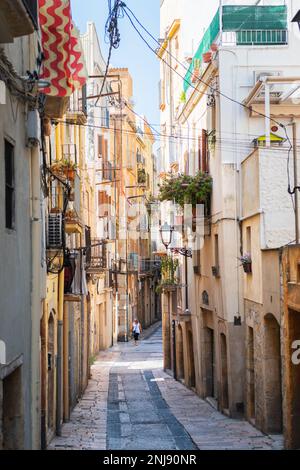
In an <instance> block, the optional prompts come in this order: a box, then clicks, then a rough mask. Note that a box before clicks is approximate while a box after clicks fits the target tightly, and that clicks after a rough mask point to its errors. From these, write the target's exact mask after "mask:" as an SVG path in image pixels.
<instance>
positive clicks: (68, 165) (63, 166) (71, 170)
mask: <svg viewBox="0 0 300 470" xmlns="http://www.w3.org/2000/svg"><path fill="white" fill-rule="evenodd" d="M76 168H77V165H76V163H75V162H72V161H70V160H68V159H63V160H58V161H56V162H54V163H53V164H52V165H51V170H52V171H53V172H54V173H56V174H59V175H61V176H64V177H65V178H67V179H69V180H70V181H74V178H75V173H76Z"/></svg>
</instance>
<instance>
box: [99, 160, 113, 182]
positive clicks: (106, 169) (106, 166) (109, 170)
mask: <svg viewBox="0 0 300 470" xmlns="http://www.w3.org/2000/svg"><path fill="white" fill-rule="evenodd" d="M114 172H115V170H113V164H112V163H111V162H103V163H102V179H103V181H110V182H112V181H113V180H114Z"/></svg>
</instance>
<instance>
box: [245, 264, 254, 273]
mask: <svg viewBox="0 0 300 470" xmlns="http://www.w3.org/2000/svg"><path fill="white" fill-rule="evenodd" d="M243 269H244V272H245V273H247V274H251V273H252V263H244V264H243Z"/></svg>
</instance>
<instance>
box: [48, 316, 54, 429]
mask: <svg viewBox="0 0 300 470" xmlns="http://www.w3.org/2000/svg"><path fill="white" fill-rule="evenodd" d="M54 334H55V331H54V314H53V312H51V313H50V316H49V320H48V344H47V351H48V388H47V391H48V393H47V396H48V430H51V431H54V400H55V398H54V390H55V387H54V385H55V357H54V355H55V350H54V344H55V339H54Z"/></svg>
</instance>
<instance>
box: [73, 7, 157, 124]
mask: <svg viewBox="0 0 300 470" xmlns="http://www.w3.org/2000/svg"><path fill="white" fill-rule="evenodd" d="M125 3H126V4H127V6H128V7H129V8H130V9H131V10H132V11H133V12H134V14H135V15H136V16H137V18H138V19H139V20H140V21H141V23H142V24H143V25H144V26H145V27H146V28H147V29H148V30H149V31H150V32H151V33H152V34H153V36H154V37H156V38H159V23H160V19H159V14H160V0H150V1H149V0H126V2H125ZM149 5H151V7H150V6H149ZM71 6H72V15H73V19H74V21H75V23H76V25H77V26H78V27H79V29H80V31H81V32H85V31H86V24H87V22H88V21H93V22H94V23H95V24H96V28H97V31H98V36H99V41H100V45H101V48H102V52H103V56H104V58H105V60H106V59H107V54H108V45H107V44H106V43H105V40H104V26H105V23H106V19H107V16H108V2H107V0H71ZM145 6H146V8H145ZM119 30H120V34H121V44H120V47H119V49H113V52H112V58H111V66H113V67H128V69H129V71H130V73H131V75H132V78H133V93H134V97H133V101H134V103H135V110H136V111H137V113H139V114H142V115H145V116H146V117H147V119H148V122H150V123H154V124H158V123H159V104H158V82H159V61H158V59H157V58H156V56H155V54H154V53H153V52H151V51H150V50H149V49H148V48H147V46H146V45H145V44H144V43H143V42H142V39H141V38H140V37H139V36H138V35H137V33H136V32H135V30H134V29H133V27H132V25H131V24H130V22H129V19H128V18H127V17H126V16H125V17H124V18H121V19H120V20H119ZM144 34H145V33H144ZM152 45H155V44H153V41H152Z"/></svg>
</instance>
